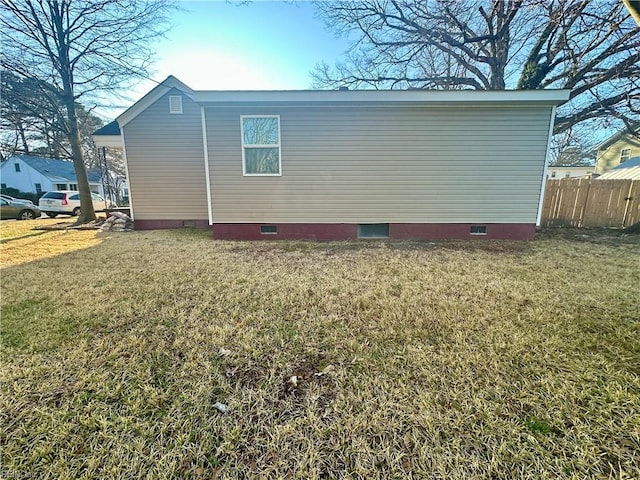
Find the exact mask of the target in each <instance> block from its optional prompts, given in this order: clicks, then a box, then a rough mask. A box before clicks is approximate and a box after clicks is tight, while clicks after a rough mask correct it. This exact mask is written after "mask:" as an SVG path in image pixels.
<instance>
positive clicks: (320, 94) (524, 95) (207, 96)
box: [193, 90, 570, 105]
mask: <svg viewBox="0 0 640 480" xmlns="http://www.w3.org/2000/svg"><path fill="white" fill-rule="evenodd" d="M569 94H570V90H265V91H255V90H247V91H200V92H194V94H193V100H194V101H195V102H197V103H280V102H293V103H298V102H300V103H305V102H330V103H341V102H345V103H347V102H349V103H353V102H362V103H385V102H390V103H405V102H406V103H502V102H507V103H539V104H547V105H558V104H561V103H563V102H565V101H567V100H568V99H569Z"/></svg>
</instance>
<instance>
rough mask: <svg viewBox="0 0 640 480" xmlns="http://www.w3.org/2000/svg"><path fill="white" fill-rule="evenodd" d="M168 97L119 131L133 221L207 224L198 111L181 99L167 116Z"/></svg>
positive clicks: (183, 98)
mask: <svg viewBox="0 0 640 480" xmlns="http://www.w3.org/2000/svg"><path fill="white" fill-rule="evenodd" d="M177 94H178V93H177V92H174V93H169V94H167V95H165V96H164V97H162V98H161V99H160V100H158V101H157V102H155V103H154V104H153V105H152V106H150V107H149V108H148V109H147V110H145V111H144V112H142V113H141V114H140V115H138V116H137V117H136V118H134V119H133V120H132V121H131V122H129V123H128V124H127V125H125V127H124V129H123V130H124V136H125V142H126V144H125V148H126V154H127V164H128V168H129V181H130V183H131V185H130V192H131V200H132V202H133V213H134V216H135V219H136V220H159V219H162V220H186V219H189V220H207V219H208V213H207V189H206V188H207V187H206V181H205V170H204V153H203V152H204V150H203V145H202V122H201V119H200V107H199V106H198V105H196V104H195V103H194V102H192V101H191V100H190V99H189V98H188V97H186V96H184V95H183V96H182V111H183V113H182V114H169V95H177Z"/></svg>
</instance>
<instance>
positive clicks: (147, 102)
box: [116, 75, 194, 128]
mask: <svg viewBox="0 0 640 480" xmlns="http://www.w3.org/2000/svg"><path fill="white" fill-rule="evenodd" d="M172 88H176V89H178V90H182V91H183V92H184V93H185V94H187V95H189V96H191V95H193V93H194V92H193V90H191V88H189V87H188V86H187V85H185V84H184V83H182V82H181V81H180V80H178V79H177V78H176V77H174V76H173V75H169V76H168V77H167V78H166V79H165V80H163V81H162V82H160V83H159V84H158V85H157V86H156V87H155V88H154V89H153V90H151V91H150V92H149V93H147V94H146V95H145V96H144V97H142V98H141V99H140V100H138V101H137V102H136V103H134V104H133V105H132V106H131V107H129V108H128V109H127V110H125V111H124V112H123V113H122V114H120V116H119V117H118V118H116V120H117V122H118V125H120V128H122V127H124V126H125V125H126V124H127V123H129V122H130V121H131V120H133V119H134V118H136V117H137V116H138V115H140V114H141V113H142V112H144V111H145V110H146V109H147V108H149V107H150V106H151V105H153V104H154V103H155V102H156V101H158V100H160V98H162V97H163V96H164V95H166V94H167V93H168V92H169V91H171V89H172Z"/></svg>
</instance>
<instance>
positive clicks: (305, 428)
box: [0, 230, 640, 479]
mask: <svg viewBox="0 0 640 480" xmlns="http://www.w3.org/2000/svg"><path fill="white" fill-rule="evenodd" d="M82 233H91V232H82ZM580 235H581V234H578V235H575V237H566V238H557V237H554V236H544V237H543V238H541V239H540V240H538V241H536V242H497V241H496V242H482V241H479V242H473V243H468V242H438V243H407V242H404V243H394V242H371V243H365V242H347V243H342V242H329V243H314V242H254V243H251V242H215V241H212V240H211V239H210V234H209V233H208V232H199V231H190V230H185V231H157V232H134V233H130V234H116V235H110V236H108V237H107V236H103V237H102V239H103V240H104V243H102V244H101V245H99V246H98V247H96V248H92V249H89V250H83V251H76V252H72V253H69V254H66V255H60V256H56V257H52V258H46V259H43V260H41V261H38V262H33V263H30V264H25V265H20V266H16V267H11V268H6V269H4V270H3V272H2V275H3V283H4V284H3V289H2V309H3V310H2V313H3V315H2V329H3V332H2V339H3V343H4V345H3V351H2V372H1V373H2V377H1V380H2V388H1V393H0V412H1V414H2V416H3V418H2V427H1V433H2V443H3V446H4V448H3V451H2V468H3V470H4V472H5V475H6V476H9V477H10V476H20V475H34V476H36V477H38V478H119V477H125V478H129V477H147V476H148V477H151V478H254V477H264V478H368V479H369V478H496V479H498V478H505V479H507V478H514V477H517V478H536V479H537V478H576V479H577V478H598V477H602V478H638V477H640V455H639V453H638V452H639V451H640V379H639V375H640V346H639V343H638V338H640V320H639V315H638V311H639V306H640V298H639V294H638V284H639V283H640V274H639V270H638V268H637V267H638V264H640V248H639V247H640V241H639V240H638V238H637V237H623V236H619V235H613V236H611V235H610V234H607V235H608V236H598V235H594V236H592V237H589V238H584V237H581V236H580ZM40 238H43V237H40ZM60 278H65V279H67V281H65V282H59V281H58V279H60ZM292 377H295V379H292ZM216 402H221V403H223V404H225V405H227V406H228V410H227V412H226V413H222V412H220V411H219V410H218V409H217V408H216V406H215V404H216Z"/></svg>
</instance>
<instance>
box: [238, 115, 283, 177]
mask: <svg viewBox="0 0 640 480" xmlns="http://www.w3.org/2000/svg"><path fill="white" fill-rule="evenodd" d="M245 118H276V119H277V120H278V144H277V145H274V144H267V145H253V144H249V145H245V144H244V121H243V120H244V119H245ZM240 143H241V146H242V175H243V176H244V177H281V176H282V147H281V145H282V140H281V138H280V115H240ZM245 147H248V148H276V147H278V173H247V163H246V161H245V155H244V149H245Z"/></svg>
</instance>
